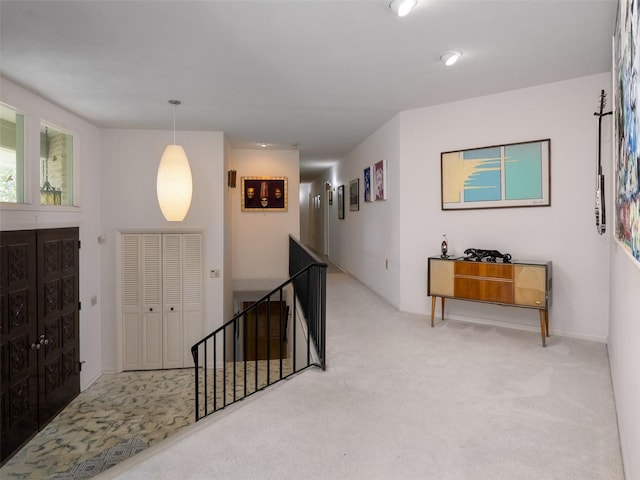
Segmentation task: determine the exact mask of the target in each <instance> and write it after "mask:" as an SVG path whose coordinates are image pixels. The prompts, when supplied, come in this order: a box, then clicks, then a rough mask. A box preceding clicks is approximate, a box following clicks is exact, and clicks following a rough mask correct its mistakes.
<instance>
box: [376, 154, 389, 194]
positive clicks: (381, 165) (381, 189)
mask: <svg viewBox="0 0 640 480" xmlns="http://www.w3.org/2000/svg"><path fill="white" fill-rule="evenodd" d="M372 168H373V172H372V173H373V180H372V181H373V183H374V185H375V199H376V201H377V200H386V199H387V160H386V159H383V160H380V161H379V162H376V163H375V164H374V165H373V167H372Z"/></svg>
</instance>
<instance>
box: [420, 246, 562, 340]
mask: <svg viewBox="0 0 640 480" xmlns="http://www.w3.org/2000/svg"><path fill="white" fill-rule="evenodd" d="M427 272H428V282H427V294H428V295H429V296H430V297H431V326H432V327H433V316H434V314H435V309H436V299H437V298H438V297H440V299H441V307H442V319H444V305H445V299H447V298H454V299H457V300H471V301H474V302H484V303H494V304H497V305H510V306H514V307H522V308H535V309H537V310H539V311H540V333H541V335H542V346H546V337H548V336H549V308H550V307H551V299H552V295H551V278H552V263H551V262H512V263H484V262H474V261H468V260H462V259H448V258H441V257H429V259H428V262H427Z"/></svg>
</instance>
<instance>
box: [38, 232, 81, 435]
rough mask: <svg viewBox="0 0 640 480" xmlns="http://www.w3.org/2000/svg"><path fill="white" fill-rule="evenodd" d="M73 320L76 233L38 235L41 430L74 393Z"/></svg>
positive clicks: (76, 384) (76, 371)
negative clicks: (43, 424)
mask: <svg viewBox="0 0 640 480" xmlns="http://www.w3.org/2000/svg"><path fill="white" fill-rule="evenodd" d="M78 320H79V313H78V230H77V229H74V228H70V229H56V230H41V231H39V232H38V341H39V342H42V348H41V351H40V359H39V360H40V361H39V363H38V392H39V415H40V423H41V424H42V423H44V422H46V421H48V419H51V418H52V417H53V416H54V415H55V414H56V413H58V412H59V411H60V410H61V409H62V408H63V407H64V406H65V405H66V404H67V403H69V402H70V401H71V400H72V399H73V398H74V397H75V396H76V395H77V394H78V393H79V392H80V370H79V368H78V365H79V364H78V362H79V360H80V357H79V344H80V337H79V332H78V326H79V325H78V324H79V321H78Z"/></svg>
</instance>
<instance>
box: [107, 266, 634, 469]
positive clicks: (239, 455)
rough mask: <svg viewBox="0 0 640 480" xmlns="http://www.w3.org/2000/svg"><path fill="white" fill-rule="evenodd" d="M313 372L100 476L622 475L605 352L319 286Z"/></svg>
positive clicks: (356, 289)
mask: <svg viewBox="0 0 640 480" xmlns="http://www.w3.org/2000/svg"><path fill="white" fill-rule="evenodd" d="M327 286H328V295H327V310H328V311H327V349H328V353H327V370H326V371H325V372H322V371H320V370H319V369H312V370H308V371H306V372H304V373H302V374H300V375H297V376H295V377H293V378H292V379H290V380H287V381H285V382H281V383H279V384H278V385H276V386H275V387H271V388H270V389H269V390H268V391H267V392H265V393H261V394H259V395H256V396H253V397H250V398H251V400H246V401H244V402H242V403H241V404H239V405H238V404H236V405H235V406H234V407H232V408H231V409H227V410H225V411H224V412H223V414H221V415H217V414H216V415H214V416H213V417H210V418H208V419H205V420H203V421H201V422H198V423H197V424H196V425H193V426H190V427H186V428H185V429H183V430H182V431H181V432H179V433H178V434H176V435H174V436H173V437H172V438H171V439H169V440H167V441H165V442H163V443H161V444H159V445H157V446H155V447H154V446H152V447H150V448H149V449H147V450H145V451H143V452H142V453H140V454H139V455H138V456H136V457H134V458H133V459H131V460H128V461H126V462H124V463H123V464H120V465H118V466H116V467H114V468H113V469H111V470H107V471H106V472H105V473H103V474H101V475H100V476H99V477H98V478H122V479H145V480H146V479H150V478H153V479H175V478H180V479H212V478H219V479H225V480H230V479H278V480H286V479H296V480H297V479H437V480H466V479H473V480H483V479H487V480H489V479H491V480H501V479H508V480H527V479H532V480H533V479H535V480H554V479H557V480H570V479H575V480H591V479H592V480H606V479H611V480H614V479H622V478H623V472H622V463H621V458H620V448H619V441H618V431H617V425H616V414H615V407H614V400H613V393H612V387H611V378H610V372H609V364H608V358H607V350H606V346H605V345H603V344H600V343H593V342H587V341H579V340H572V339H567V338H561V337H556V336H551V338H549V340H548V347H547V348H542V347H541V346H540V342H539V333H537V332H527V331H520V330H512V329H507V328H499V327H492V326H480V325H473V324H467V323H462V322H457V321H453V320H446V321H444V322H438V323H437V324H436V328H430V327H429V321H428V318H427V317H426V316H421V315H412V314H403V313H400V312H398V311H397V310H395V309H394V308H392V307H391V306H389V305H388V304H387V303H385V302H384V301H382V300H381V299H380V298H378V297H377V296H376V295H374V294H373V293H372V292H371V291H370V290H368V289H367V288H365V287H364V286H362V285H361V284H359V283H358V282H356V281H355V280H353V279H352V278H350V277H349V276H348V275H345V274H330V275H329V276H328V281H327Z"/></svg>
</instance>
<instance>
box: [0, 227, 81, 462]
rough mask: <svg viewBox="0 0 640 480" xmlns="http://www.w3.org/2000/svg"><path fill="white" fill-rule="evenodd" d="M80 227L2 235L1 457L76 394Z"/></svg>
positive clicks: (2, 458) (15, 447)
mask: <svg viewBox="0 0 640 480" xmlns="http://www.w3.org/2000/svg"><path fill="white" fill-rule="evenodd" d="M78 248H79V242H78V228H61V229H47V230H24V231H15V232H0V271H1V275H0V276H1V278H0V363H1V366H0V375H1V378H0V397H1V399H0V404H1V413H0V419H1V422H2V425H1V430H2V433H1V435H0V441H1V448H0V460H1V462H2V463H4V462H5V461H6V460H7V459H8V458H9V457H10V456H11V455H13V454H14V453H15V452H16V451H17V449H19V448H20V447H21V446H22V445H23V444H24V443H25V442H27V441H28V440H29V439H30V438H31V437H32V436H33V435H34V434H35V433H37V431H38V430H40V429H42V428H43V427H44V426H45V425H46V424H47V423H48V422H49V421H50V420H51V419H52V418H53V417H54V416H55V415H56V414H57V413H58V412H59V411H60V410H61V409H62V408H64V407H65V406H66V405H67V404H68V403H69V402H70V401H71V400H72V399H73V398H75V397H76V396H77V395H78V393H80V368H79V366H80V364H79V355H80V352H79V350H80V348H79V347H80V336H79V303H78V298H79V292H78V290H79V268H78V256H79V255H78V253H79V252H78Z"/></svg>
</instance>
